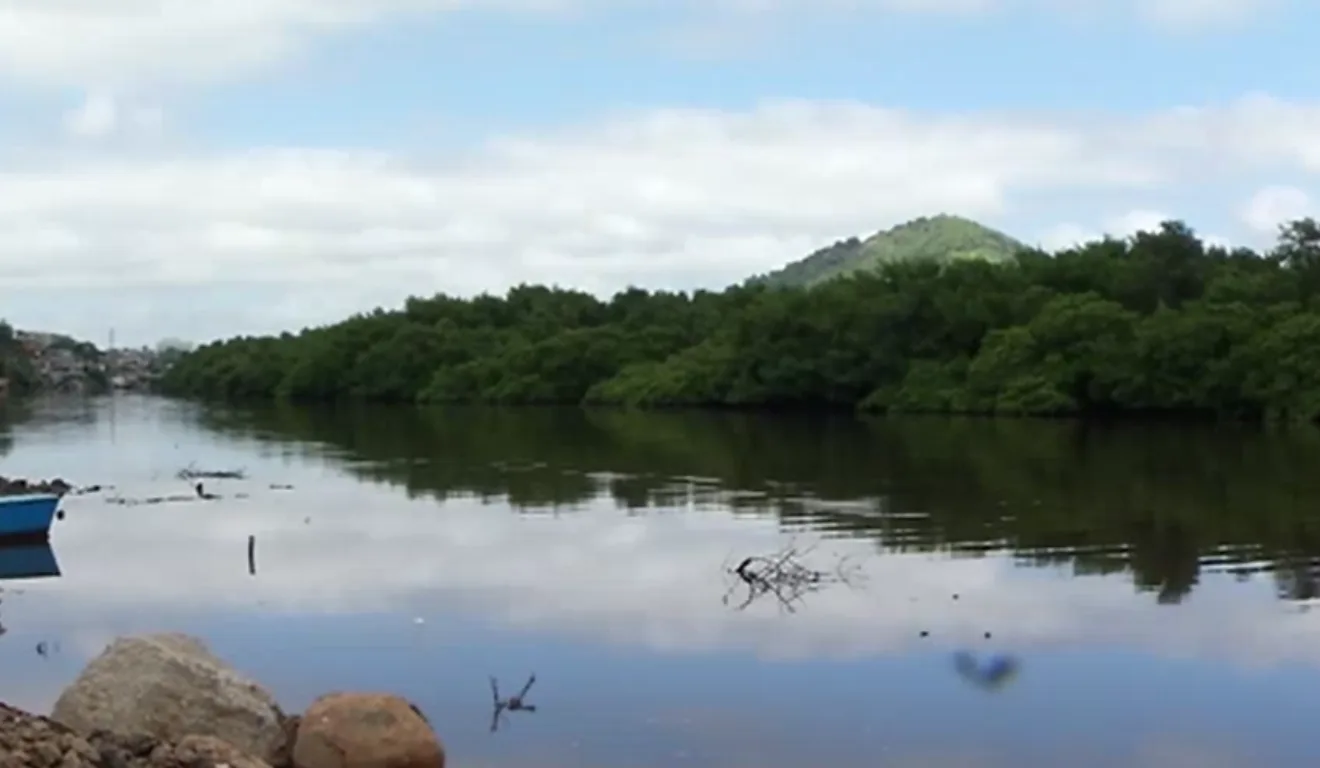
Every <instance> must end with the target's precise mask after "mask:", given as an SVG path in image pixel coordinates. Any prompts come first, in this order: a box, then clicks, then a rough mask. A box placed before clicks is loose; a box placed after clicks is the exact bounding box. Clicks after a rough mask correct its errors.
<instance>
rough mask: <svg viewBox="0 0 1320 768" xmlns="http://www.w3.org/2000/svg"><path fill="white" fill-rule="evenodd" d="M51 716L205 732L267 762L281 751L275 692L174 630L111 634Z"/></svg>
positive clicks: (95, 724) (167, 732)
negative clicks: (161, 632)
mask: <svg viewBox="0 0 1320 768" xmlns="http://www.w3.org/2000/svg"><path fill="white" fill-rule="evenodd" d="M51 717H52V719H54V720H56V721H57V722H60V723H63V724H65V725H66V726H68V727H70V728H72V729H73V730H75V731H78V732H79V733H83V734H91V733H95V732H96V731H102V730H104V731H111V732H113V733H119V734H143V735H147V736H151V737H153V738H156V739H161V740H167V741H176V742H177V741H180V740H182V739H184V738H185V737H187V736H212V737H215V738H217V739H219V740H221V741H223V742H225V743H227V744H229V745H231V746H233V747H234V748H236V750H237V751H238V752H242V753H246V754H249V755H252V756H254V757H257V758H260V759H261V760H264V761H266V762H270V763H272V764H278V763H277V762H276V761H277V760H279V758H280V757H281V755H287V753H288V750H287V744H286V742H287V736H286V734H285V730H284V727H283V719H284V716H283V713H281V712H280V708H279V706H278V705H277V704H276V703H275V699H274V697H272V696H271V695H270V693H269V692H267V691H266V690H264V689H263V688H262V687H261V686H259V685H257V684H256V683H255V682H253V681H252V680H250V679H249V678H247V677H245V676H243V675H242V674H240V673H239V672H237V671H235V670H234V669H233V668H232V667H230V666H229V665H227V664H226V663H225V662H223V661H221V660H220V659H219V658H217V657H216V656H215V655H214V654H212V653H211V651H210V649H208V648H207V647H206V645H205V644H203V643H202V641H201V640H198V639H196V638H193V637H189V636H187V635H181V634H173V633H169V634H156V635H145V636H139V637H125V638H119V639H117V640H115V641H114V642H112V643H111V644H110V645H109V646H108V647H107V648H106V649H105V650H104V651H102V652H101V655H100V656H97V657H96V658H95V659H93V660H92V661H91V662H90V663H89V664H88V665H87V667H86V668H84V669H83V671H82V673H81V674H80V675H78V678H77V679H76V680H74V681H73V684H72V685H70V686H69V687H68V688H66V689H65V690H64V692H63V693H61V694H60V697H59V699H58V700H57V701H56V702H55V709H54V711H53V712H52V713H51Z"/></svg>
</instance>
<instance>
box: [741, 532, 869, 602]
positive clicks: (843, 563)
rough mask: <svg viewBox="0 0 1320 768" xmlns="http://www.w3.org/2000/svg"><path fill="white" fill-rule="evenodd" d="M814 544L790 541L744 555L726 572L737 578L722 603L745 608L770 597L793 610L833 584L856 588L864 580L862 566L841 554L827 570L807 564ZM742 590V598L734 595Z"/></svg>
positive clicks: (813, 549)
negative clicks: (780, 546) (765, 551)
mask: <svg viewBox="0 0 1320 768" xmlns="http://www.w3.org/2000/svg"><path fill="white" fill-rule="evenodd" d="M814 551H815V546H814V545H813V546H811V547H807V548H805V549H799V548H798V547H797V546H796V545H794V544H792V543H791V542H790V543H789V544H788V545H787V546H785V547H784V548H783V549H781V550H779V551H778V552H774V553H771V554H767V555H752V556H749V557H745V558H743V560H742V562H740V563H738V565H737V566H735V567H733V568H726V572H727V573H728V574H729V575H731V576H733V577H734V580H733V582H732V583H731V584H730V585H729V588H728V589H727V590H726V591H725V593H724V597H723V599H722V602H723V603H724V604H725V605H733V606H734V610H739V611H741V610H743V609H745V608H747V607H748V606H750V605H751V604H752V603H754V602H756V601H757V600H759V599H761V598H763V597H766V596H771V597H773V598H774V599H775V601H776V602H777V603H778V605H779V609H780V610H781V611H784V612H787V613H794V612H796V611H797V609H798V607H800V605H801V604H802V601H803V599H804V598H805V597H806V596H807V595H809V594H812V593H815V592H819V591H821V590H822V589H824V588H826V587H828V586H830V585H834V584H842V585H844V586H847V587H855V586H857V585H858V584H860V582H861V581H862V576H863V573H862V569H861V566H860V565H858V564H856V563H854V562H852V560H851V559H850V558H849V557H847V556H839V557H837V558H836V559H835V561H834V563H833V565H832V567H831V568H829V569H828V570H825V569H819V568H813V567H810V566H808V565H807V564H806V562H807V559H808V557H809V556H810V555H811V553H812V552H814ZM739 592H742V593H743V594H742V598H741V599H740V600H736V601H735V597H736V596H737V595H738V593H739Z"/></svg>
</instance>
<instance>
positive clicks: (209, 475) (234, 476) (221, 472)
mask: <svg viewBox="0 0 1320 768" xmlns="http://www.w3.org/2000/svg"><path fill="white" fill-rule="evenodd" d="M175 477H177V478H179V479H180V480H245V479H247V472H245V471H244V470H242V469H199V468H198V467H197V465H196V464H189V465H188V466H186V467H184V468H183V469H181V470H179V471H178V472H177V473H175Z"/></svg>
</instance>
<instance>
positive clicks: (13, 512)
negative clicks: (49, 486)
mask: <svg viewBox="0 0 1320 768" xmlns="http://www.w3.org/2000/svg"><path fill="white" fill-rule="evenodd" d="M59 505H60V497H59V496H56V495H55V494H53V493H30V494H25V495H23V496H0V541H8V540H11V539H19V540H30V541H46V540H47V539H48V538H49V537H50V526H51V523H53V522H55V509H56V508H57V507H59Z"/></svg>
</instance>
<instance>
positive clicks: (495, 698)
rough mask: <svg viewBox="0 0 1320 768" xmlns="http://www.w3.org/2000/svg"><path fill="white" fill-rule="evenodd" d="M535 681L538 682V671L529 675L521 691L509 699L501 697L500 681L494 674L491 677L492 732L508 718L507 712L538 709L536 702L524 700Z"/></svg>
mask: <svg viewBox="0 0 1320 768" xmlns="http://www.w3.org/2000/svg"><path fill="white" fill-rule="evenodd" d="M535 682H536V673H535V672H533V673H532V674H531V675H529V676H528V677H527V682H526V683H524V684H523V687H522V690H521V691H518V693H517V694H516V695H514V696H510V697H509V698H507V699H502V698H500V683H499V681H498V680H496V679H495V678H494V676H492V677H491V678H490V698H491V715H490V732H491V733H494V732H496V731H498V730H499V729H500V723H501V722H502V721H505V720H506V719H507V718H506V717H505V715H506V713H509V712H535V711H536V705H535V704H528V703H527V702H526V701H524V699H526V697H527V692H528V691H530V690H531V689H532V684H533V683H535Z"/></svg>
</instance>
